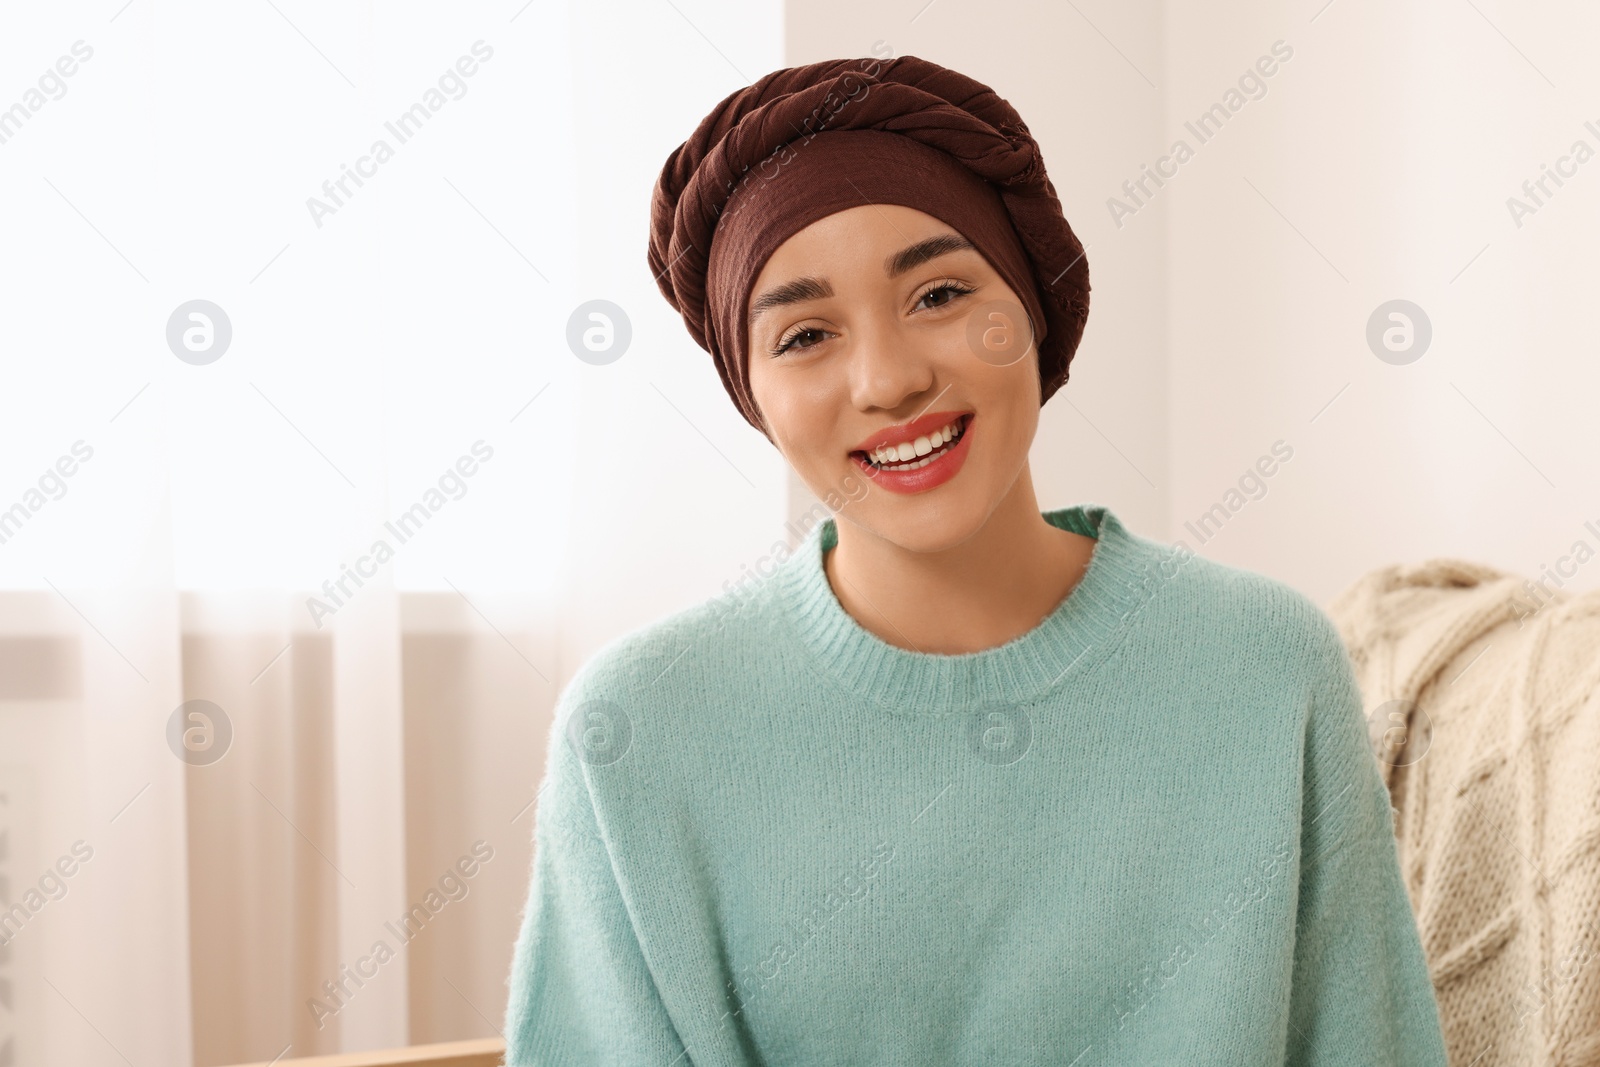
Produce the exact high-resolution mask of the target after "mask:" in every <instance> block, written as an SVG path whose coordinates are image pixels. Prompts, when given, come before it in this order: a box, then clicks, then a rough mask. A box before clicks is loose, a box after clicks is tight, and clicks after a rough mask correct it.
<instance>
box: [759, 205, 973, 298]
mask: <svg viewBox="0 0 1600 1067" xmlns="http://www.w3.org/2000/svg"><path fill="white" fill-rule="evenodd" d="M944 232H950V233H953V232H955V231H954V230H952V229H951V227H950V226H949V225H948V224H947V223H945V222H943V221H942V220H940V219H937V218H934V217H933V216H932V215H929V214H928V213H927V212H925V211H919V210H918V209H916V208H913V207H905V206H903V205H901V204H860V205H857V206H856V207H851V208H845V209H844V210H843V211H835V212H834V213H833V214H831V215H825V216H823V217H822V218H820V219H818V220H817V221H815V222H813V223H811V224H810V225H808V226H806V227H805V228H804V229H802V230H800V231H799V232H797V233H795V234H793V235H791V236H790V237H789V238H788V239H787V240H786V241H784V242H783V243H782V244H781V245H779V246H778V247H777V249H775V250H774V251H773V253H772V255H771V256H769V257H767V262H766V263H765V264H763V265H762V270H761V274H762V275H766V276H767V277H768V278H769V280H770V278H771V274H773V273H778V272H780V271H782V270H783V269H784V268H785V267H791V268H792V267H793V266H794V265H796V264H797V263H799V264H803V263H804V262H805V261H807V260H815V259H818V258H825V257H830V256H838V255H839V254H840V253H843V254H845V256H846V257H847V258H856V255H855V254H859V252H860V251H861V250H863V249H864V248H865V247H867V246H871V247H872V248H873V249H874V250H878V249H880V248H887V249H889V250H891V251H892V250H893V249H898V248H901V247H903V246H905V245H908V244H911V243H912V242H913V241H919V240H921V239H922V238H924V237H928V236H930V235H932V234H935V233H944ZM891 246H892V247H891ZM878 258H880V259H881V258H882V257H881V256H880V257H878ZM759 277H760V276H758V278H759ZM779 280H782V279H779Z"/></svg>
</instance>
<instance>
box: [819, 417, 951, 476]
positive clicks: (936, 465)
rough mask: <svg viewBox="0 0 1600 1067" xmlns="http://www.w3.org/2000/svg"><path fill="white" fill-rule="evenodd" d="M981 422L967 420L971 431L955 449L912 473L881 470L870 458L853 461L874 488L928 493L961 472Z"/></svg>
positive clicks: (859, 457) (854, 457) (856, 456)
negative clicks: (975, 430)
mask: <svg viewBox="0 0 1600 1067" xmlns="http://www.w3.org/2000/svg"><path fill="white" fill-rule="evenodd" d="M977 421H978V417H977V416H976V415H968V416H967V427H966V429H965V430H963V431H962V432H961V440H959V441H957V442H956V443H955V445H954V447H952V448H949V449H947V450H946V451H945V452H944V454H943V455H941V456H940V457H939V458H938V459H936V460H934V461H933V462H932V463H930V464H928V465H927V466H926V467H918V468H917V469H916V470H911V471H891V470H881V469H879V468H877V467H874V466H873V465H872V464H871V463H868V462H867V460H866V457H864V456H858V455H855V454H854V453H852V454H851V456H850V458H851V459H852V460H854V461H855V464H856V466H858V467H860V468H861V469H862V470H863V471H865V472H866V474H867V477H868V478H871V479H872V484H873V485H881V486H882V487H883V488H885V489H887V490H889V491H890V492H891V493H925V492H927V491H928V490H929V489H932V488H934V487H935V486H940V485H943V484H944V483H945V482H948V481H949V480H950V479H951V478H954V477H955V476H956V473H957V472H958V471H960V470H961V465H962V464H963V463H965V462H966V461H967V442H968V441H971V440H972V425H973V423H975V422H977Z"/></svg>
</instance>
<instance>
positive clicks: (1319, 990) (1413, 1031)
mask: <svg viewBox="0 0 1600 1067" xmlns="http://www.w3.org/2000/svg"><path fill="white" fill-rule="evenodd" d="M1322 618H1323V621H1324V622H1326V626H1325V628H1324V630H1323V632H1322V634H1321V640H1320V645H1321V655H1320V671H1319V674H1318V677H1317V679H1316V680H1315V681H1314V683H1313V691H1312V693H1311V695H1310V710H1309V713H1308V717H1307V723H1306V737H1305V762H1304V770H1303V774H1304V781H1303V790H1304V792H1303V796H1302V809H1301V811H1302V813H1301V834H1300V837H1301V864H1300V886H1299V904H1298V914H1297V916H1296V933H1295V945H1294V964H1293V986H1292V990H1291V993H1290V1003H1289V1026H1288V1033H1287V1058H1286V1061H1285V1062H1286V1064H1288V1065H1290V1067H1336V1065H1337V1067H1446V1064H1447V1059H1446V1055H1445V1046H1444V1036H1443V1033H1442V1030H1441V1026H1440V1021H1439V1014H1438V1006H1437V1001H1436V1000H1435V997H1434V990H1433V982H1432V979H1431V978H1430V976H1429V973H1428V965H1427V960H1426V957H1425V956H1424V954H1423V950H1422V942H1421V938H1420V936H1419V934H1418V932H1417V925H1416V919H1415V916H1414V914H1413V912H1412V910H1411V902H1410V898H1409V897H1408V896H1407V895H1406V890H1405V884H1404V882H1403V881H1402V880H1401V873H1400V859H1399V853H1398V848H1397V845H1396V843H1395V835H1394V815H1393V812H1392V810H1391V808H1390V806H1389V791H1388V789H1387V788H1386V787H1385V786H1384V784H1383V778H1382V775H1381V774H1380V772H1379V769H1378V763H1377V759H1376V757H1375V756H1374V754H1373V752H1372V748H1371V745H1370V742H1369V741H1368V737H1367V727H1366V722H1365V719H1364V718H1363V715H1362V697H1361V692H1360V689H1359V688H1358V687H1357V683H1356V677H1355V670H1354V667H1353V666H1352V664H1351V662H1350V658H1349V655H1348V653H1347V652H1346V651H1345V648H1344V645H1343V643H1342V642H1341V641H1340V640H1339V637H1338V633H1337V631H1336V630H1334V628H1333V624H1332V623H1331V622H1329V621H1327V620H1326V617H1325V616H1323V617H1322Z"/></svg>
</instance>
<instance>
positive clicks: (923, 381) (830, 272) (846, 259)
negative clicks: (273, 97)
mask: <svg viewBox="0 0 1600 1067" xmlns="http://www.w3.org/2000/svg"><path fill="white" fill-rule="evenodd" d="M929 242H932V244H931V245H929ZM748 311H749V314H750V316H751V317H750V330H749V337H750V357H749V358H750V364H749V377H750V388H751V391H752V393H753V394H754V396H755V400H756V405H757V407H758V408H759V409H760V413H761V415H762V417H763V420H764V421H765V423H766V426H767V430H768V433H769V435H770V436H771V437H772V440H773V441H774V442H775V443H776V444H777V446H778V449H779V451H780V452H782V453H783V456H784V458H785V459H786V460H788V461H789V464H790V465H791V466H792V467H794V469H795V472H796V473H797V474H798V475H799V477H800V479H801V480H802V481H804V482H805V483H806V485H807V486H808V487H809V488H810V489H811V491H812V492H813V493H815V494H816V495H817V497H818V498H820V499H822V500H824V501H829V502H830V503H831V502H834V501H836V500H838V499H839V498H845V500H846V502H845V504H844V507H843V508H842V510H841V511H840V513H839V514H840V518H841V519H848V520H849V521H850V522H852V523H854V524H856V525H858V526H862V527H865V528H867V529H869V530H871V531H872V532H874V533H875V534H877V535H878V536H880V537H883V538H885V539H887V540H889V541H892V542H894V543H896V544H898V545H901V546H903V547H905V548H908V549H913V550H917V551H938V550H939V549H941V548H946V547H950V546H953V545H957V544H960V543H961V542H963V541H965V540H966V539H967V538H968V537H970V536H972V534H974V533H975V532H977V530H978V529H980V528H981V527H982V526H983V524H984V523H985V522H986V521H988V518H989V516H990V514H991V513H993V511H994V510H995V508H996V507H997V506H998V505H999V504H1000V502H1001V501H1002V500H1003V499H1004V498H1005V496H1006V494H1007V493H1008V492H1010V490H1011V488H1012V486H1013V485H1014V484H1015V483H1016V481H1017V477H1018V475H1019V474H1021V472H1022V471H1023V469H1024V467H1025V466H1026V464H1027V461H1028V449H1029V446H1030V445H1031V444H1032V443H1033V437H1034V432H1035V430H1036V429H1037V428H1038V423H1039V372H1038V353H1037V351H1036V349H1035V347H1034V345H1033V343H1032V335H1031V333H1030V332H1029V327H1028V319H1027V313H1026V312H1025V311H1024V310H1023V308H1022V304H1021V302H1020V301H1019V300H1018V299H1017V296H1016V294H1015V293H1014V292H1013V291H1012V290H1011V288H1010V287H1009V286H1007V285H1006V283H1005V281H1004V280H1003V279H1002V278H1001V277H1000V275H999V273H998V272H996V271H995V269H994V268H993V267H991V266H990V265H989V262H988V260H986V259H985V258H984V257H983V255H982V253H980V252H978V251H977V249H976V248H973V247H970V246H968V245H967V242H966V240H965V239H964V238H962V237H961V235H960V234H958V233H957V232H956V231H955V230H954V229H952V228H951V227H950V226H948V225H946V224H945V223H943V222H941V221H940V220H938V219H936V218H934V217H933V216H932V215H928V214H926V213H924V212H921V211H918V210H916V209H915V208H909V207H901V206H899V205H892V204H866V205H862V206H860V207H854V208H850V209H848V210H845V211H840V212H837V213H835V214H832V215H829V216H827V217H826V218H823V219H819V220H818V221H816V222H814V223H812V224H811V225H810V226H808V227H806V228H805V229H803V230H801V231H800V232H799V233H797V234H795V235H794V236H793V237H791V238H789V239H788V240H787V241H785V242H784V243H783V244H782V245H780V246H779V248H778V250H777V251H776V252H774V253H773V254H772V257H771V258H770V259H768V260H767V262H766V265H765V266H764V267H763V268H762V270H761V273H760V275H758V276H757V278H756V282H755V285H754V286H753V287H752V288H751V293H750V307H749V309H748ZM907 424H910V429H909V431H906V430H900V429H897V428H900V427H905V426H906V425H907ZM950 424H955V426H956V427H957V428H958V431H959V435H958V436H957V437H956V438H955V440H954V442H953V443H951V444H949V445H946V446H943V451H944V452H945V454H943V455H939V456H935V455H934V452H936V451H940V449H938V448H934V446H935V445H939V444H941V442H942V439H941V438H939V437H936V436H934V435H935V434H936V433H937V431H938V430H940V429H941V428H942V427H944V426H947V425H950ZM884 431H890V434H889V436H890V438H891V439H892V440H893V441H894V442H899V441H904V440H909V441H911V442H912V443H911V445H910V448H911V449H912V454H911V455H910V457H909V459H907V460H902V459H900V458H899V455H904V454H905V452H906V450H905V449H901V450H900V453H899V454H898V455H897V456H896V458H895V459H893V460H890V459H888V455H887V454H886V453H883V452H881V451H880V452H878V453H877V454H876V456H877V458H878V459H880V460H883V461H884V464H883V467H882V468H881V469H879V468H874V467H871V466H868V465H867V460H866V455H865V453H863V452H861V451H859V450H860V449H861V448H862V447H863V445H866V444H869V443H872V442H873V439H875V438H878V437H879V436H880V435H881V434H882V433H883V432H884ZM918 437H923V438H927V440H924V441H923V442H921V443H920V444H919V443H917V442H916V438H918ZM930 448H933V449H934V451H928V450H929V449H930ZM925 458H926V459H928V460H929V462H928V463H927V464H925V465H924V466H922V467H920V468H919V469H917V470H912V471H897V470H895V469H894V467H896V466H904V465H905V464H906V463H908V462H909V463H918V462H921V461H922V460H923V459H925Z"/></svg>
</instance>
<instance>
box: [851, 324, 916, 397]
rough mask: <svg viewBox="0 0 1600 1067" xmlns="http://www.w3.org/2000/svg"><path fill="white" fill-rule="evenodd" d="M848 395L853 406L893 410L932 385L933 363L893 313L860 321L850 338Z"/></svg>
mask: <svg viewBox="0 0 1600 1067" xmlns="http://www.w3.org/2000/svg"><path fill="white" fill-rule="evenodd" d="M848 365H849V375H850V397H851V400H852V402H853V403H854V404H855V406H856V408H857V409H858V410H861V411H869V410H872V409H874V408H877V409H881V410H884V411H896V410H899V409H901V408H903V407H905V406H906V401H907V400H908V399H910V398H912V397H915V396H917V395H918V394H919V393H926V392H927V391H928V390H929V389H931V388H932V387H933V383H934V379H935V375H934V368H933V363H932V361H931V360H929V359H928V358H927V356H926V354H924V353H921V352H919V351H918V346H917V345H916V344H915V343H914V341H913V339H912V338H911V337H910V336H909V333H908V331H905V330H903V329H902V328H901V327H900V326H899V325H898V324H897V323H896V322H895V321H893V318H892V316H889V317H887V318H886V317H883V316H873V317H871V318H870V319H868V320H865V321H863V323H862V325H861V327H860V328H859V329H857V330H856V331H855V336H854V337H853V338H852V339H851V343H850V351H849V358H848Z"/></svg>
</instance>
